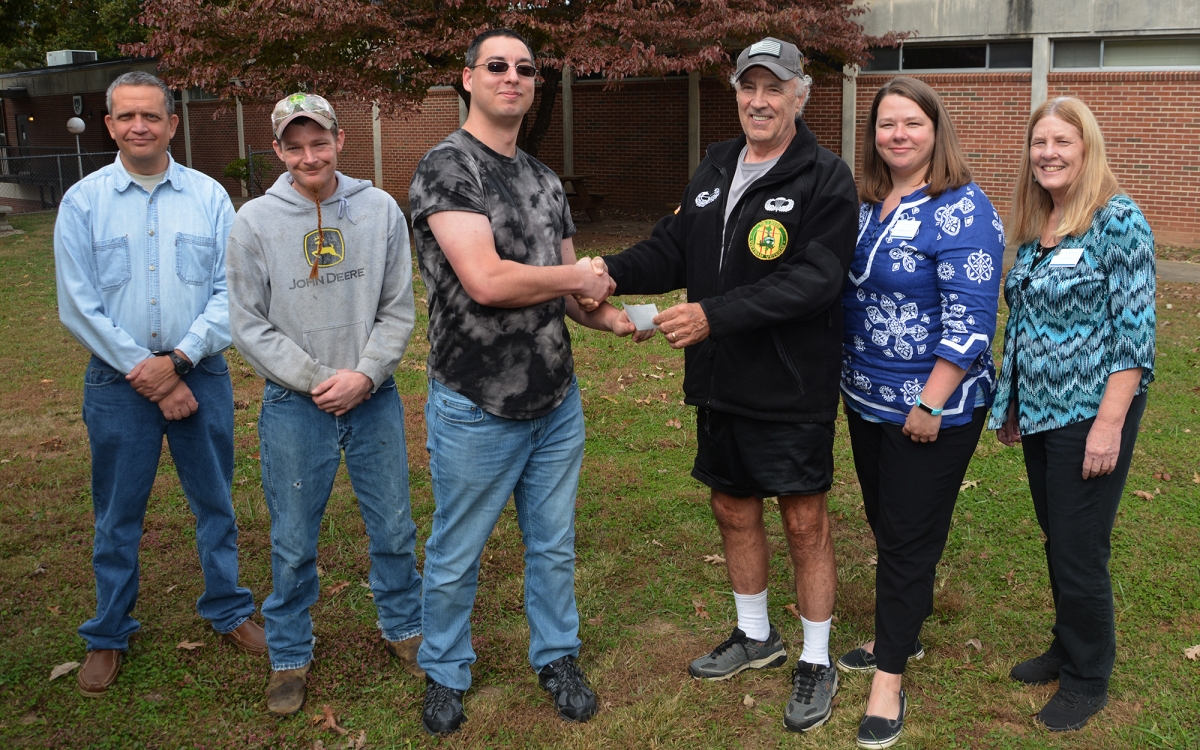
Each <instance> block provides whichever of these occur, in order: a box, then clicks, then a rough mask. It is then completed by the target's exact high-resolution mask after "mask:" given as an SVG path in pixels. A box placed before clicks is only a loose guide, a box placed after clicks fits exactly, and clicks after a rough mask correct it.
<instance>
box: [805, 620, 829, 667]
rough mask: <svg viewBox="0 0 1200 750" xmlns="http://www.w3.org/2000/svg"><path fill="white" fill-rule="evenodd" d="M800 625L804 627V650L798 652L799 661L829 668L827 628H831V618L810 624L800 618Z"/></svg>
mask: <svg viewBox="0 0 1200 750" xmlns="http://www.w3.org/2000/svg"><path fill="white" fill-rule="evenodd" d="M800 624H801V625H803V626H804V650H803V651H801V652H800V661H806V662H808V663H809V664H820V665H821V666H822V667H827V666H829V628H830V627H832V626H833V618H832V617H830V618H829V619H828V620H826V621H825V622H810V621H809V620H806V619H804V618H803V617H801V618H800Z"/></svg>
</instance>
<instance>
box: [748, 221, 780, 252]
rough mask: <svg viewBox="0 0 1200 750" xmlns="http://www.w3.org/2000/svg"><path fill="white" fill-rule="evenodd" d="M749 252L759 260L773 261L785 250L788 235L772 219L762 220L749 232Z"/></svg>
mask: <svg viewBox="0 0 1200 750" xmlns="http://www.w3.org/2000/svg"><path fill="white" fill-rule="evenodd" d="M749 240H750V242H749V244H750V252H751V253H754V257H755V258H758V259H759V260H775V259H776V258H778V257H779V256H780V255H783V251H784V250H786V249H787V244H788V235H787V230H786V229H784V228H783V225H782V224H780V223H779V222H778V221H775V220H774V219H763V220H762V221H760V222H758V223H757V224H755V225H754V228H753V229H751V230H750V238H749Z"/></svg>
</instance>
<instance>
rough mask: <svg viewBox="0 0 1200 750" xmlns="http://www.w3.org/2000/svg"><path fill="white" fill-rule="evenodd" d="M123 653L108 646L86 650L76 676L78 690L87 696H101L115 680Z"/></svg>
mask: <svg viewBox="0 0 1200 750" xmlns="http://www.w3.org/2000/svg"><path fill="white" fill-rule="evenodd" d="M123 655H124V652H122V651H117V650H116V649H109V648H102V649H96V650H95V651H88V652H87V657H86V658H85V659H84V660H83V666H82V667H80V668H79V675H78V676H77V677H76V682H77V683H78V684H79V692H80V693H83V694H84V695H86V696H87V697H89V698H99V697H101V696H103V695H104V693H105V692H107V691H108V688H109V686H110V685H112V684H113V683H114V682H116V681H117V672H119V671H120V670H121V657H122V656H123Z"/></svg>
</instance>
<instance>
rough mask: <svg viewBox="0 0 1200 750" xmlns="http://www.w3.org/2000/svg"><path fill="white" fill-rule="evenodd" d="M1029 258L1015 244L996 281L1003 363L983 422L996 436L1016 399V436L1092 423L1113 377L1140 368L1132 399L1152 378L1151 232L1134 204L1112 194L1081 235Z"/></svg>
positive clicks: (1034, 250)
mask: <svg viewBox="0 0 1200 750" xmlns="http://www.w3.org/2000/svg"><path fill="white" fill-rule="evenodd" d="M1038 255H1039V253H1038V241H1037V240H1033V241H1031V242H1028V243H1026V244H1024V245H1022V246H1021V247H1020V249H1018V250H1017V260H1016V263H1015V264H1014V265H1013V268H1012V270H1011V271H1009V273H1008V279H1007V280H1006V281H1005V282H1004V299H1005V301H1006V302H1007V303H1008V307H1009V314H1008V323H1007V325H1006V326H1005V328H1004V364H1003V365H1002V366H1001V368H1000V379H999V382H1000V387H999V389H998V391H997V394H996V403H995V405H994V406H993V407H992V416H991V420H990V421H989V424H988V427H989V428H990V429H993V430H996V429H999V428H1000V427H1001V426H1002V425H1003V424H1004V422H1005V421H1006V420H1007V419H1008V409H1009V405H1010V404H1011V403H1012V402H1013V400H1014V398H1016V400H1017V401H1018V402H1019V408H1018V412H1017V422H1018V425H1019V426H1020V428H1021V434H1022V435H1032V434H1034V433H1037V432H1043V431H1045V430H1053V429H1057V428H1059V427H1066V426H1067V425H1070V424H1074V423H1076V422H1082V421H1083V420H1085V419H1090V418H1092V417H1094V416H1096V414H1097V413H1098V412H1099V411H1100V401H1101V399H1102V398H1104V389H1105V386H1106V385H1107V384H1108V376H1109V375H1111V374H1112V373H1114V372H1120V371H1121V370H1131V369H1133V368H1135V367H1140V368H1142V379H1141V384H1140V387H1139V388H1138V393H1139V394H1142V393H1145V392H1146V389H1147V387H1148V386H1149V385H1150V382H1151V381H1153V380H1154V327H1155V310H1154V289H1155V284H1154V234H1153V233H1152V232H1151V231H1150V225H1149V224H1147V223H1146V218H1145V217H1144V216H1142V212H1141V211H1140V210H1138V207H1137V205H1136V204H1134V202H1133V201H1132V200H1130V199H1129V198H1128V197H1127V196H1124V195H1117V196H1114V197H1113V198H1112V199H1110V200H1109V201H1108V205H1106V206H1104V207H1103V208H1101V209H1099V210H1098V211H1096V214H1095V216H1094V218H1093V219H1092V226H1091V227H1090V228H1089V229H1088V231H1086V232H1084V233H1083V234H1080V235H1072V236H1068V237H1064V238H1063V239H1062V241H1061V242H1059V243H1058V246H1057V249H1056V250H1055V252H1054V253H1052V254H1049V255H1046V256H1045V257H1043V258H1040V259H1039V258H1038ZM1072 261H1073V262H1072ZM1018 394H1019V396H1018Z"/></svg>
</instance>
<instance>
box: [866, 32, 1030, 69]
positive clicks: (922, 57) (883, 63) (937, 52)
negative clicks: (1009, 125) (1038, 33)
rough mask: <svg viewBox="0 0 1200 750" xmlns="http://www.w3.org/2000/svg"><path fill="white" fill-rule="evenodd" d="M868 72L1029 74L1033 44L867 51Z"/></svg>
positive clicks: (922, 46)
mask: <svg viewBox="0 0 1200 750" xmlns="http://www.w3.org/2000/svg"><path fill="white" fill-rule="evenodd" d="M869 52H870V54H871V55H872V59H871V60H870V61H869V62H868V63H867V64H866V65H865V66H863V70H864V71H866V72H871V71H887V72H900V71H932V70H1013V69H1017V70H1022V69H1024V70H1028V69H1029V68H1031V67H1033V41H1032V40H1029V39H1025V40H1021V41H1014V42H963V43H958V44H905V45H902V46H900V47H876V48H873V49H871V50H869Z"/></svg>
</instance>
